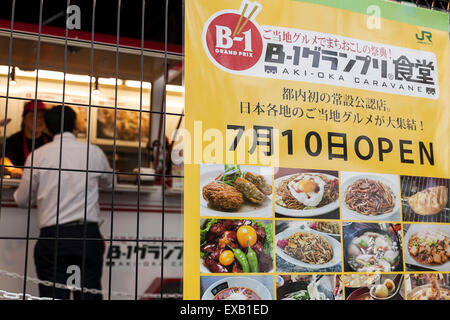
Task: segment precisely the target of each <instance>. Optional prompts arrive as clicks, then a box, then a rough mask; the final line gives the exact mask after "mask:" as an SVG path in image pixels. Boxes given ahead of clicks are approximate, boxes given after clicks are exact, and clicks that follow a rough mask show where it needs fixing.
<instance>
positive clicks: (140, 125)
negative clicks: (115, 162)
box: [134, 0, 145, 300]
mask: <svg viewBox="0 0 450 320" xmlns="http://www.w3.org/2000/svg"><path fill="white" fill-rule="evenodd" d="M144 32H145V0H142V14H141V55H140V74H139V77H140V79H139V80H140V88H139V148H138V175H137V188H138V192H137V195H138V198H137V213H136V270H135V272H136V275H135V285H134V299H135V300H137V299H138V287H139V222H140V221H139V217H140V213H141V210H140V209H141V166H142V161H141V160H142V159H141V157H142V82H143V79H144Z"/></svg>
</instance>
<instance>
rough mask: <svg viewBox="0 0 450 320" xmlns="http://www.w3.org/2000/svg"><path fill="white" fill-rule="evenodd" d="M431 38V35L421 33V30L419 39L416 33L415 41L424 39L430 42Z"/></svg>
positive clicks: (425, 32) (426, 32) (429, 33)
mask: <svg viewBox="0 0 450 320" xmlns="http://www.w3.org/2000/svg"><path fill="white" fill-rule="evenodd" d="M432 36H433V35H432V34H431V32H428V31H423V30H422V34H421V35H420V37H419V36H418V34H417V33H416V39H417V40H419V41H423V40H425V38H426V39H427V40H428V42H431V37H432Z"/></svg>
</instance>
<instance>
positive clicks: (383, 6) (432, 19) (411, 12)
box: [291, 0, 450, 32]
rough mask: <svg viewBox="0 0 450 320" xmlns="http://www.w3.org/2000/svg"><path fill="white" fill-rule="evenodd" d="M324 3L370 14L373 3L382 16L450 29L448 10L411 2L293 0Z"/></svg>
mask: <svg viewBox="0 0 450 320" xmlns="http://www.w3.org/2000/svg"><path fill="white" fill-rule="evenodd" d="M291 1H295V2H306V3H312V4H318V5H323V6H327V7H332V8H336V9H343V10H349V11H354V12H358V13H362V14H366V15H367V14H368V13H367V8H368V7H369V6H371V5H376V6H379V7H380V15H381V18H384V19H388V20H394V21H398V22H403V23H407V24H412V25H416V26H421V27H425V28H431V29H437V30H441V31H447V32H449V31H450V24H449V15H448V14H447V13H446V12H441V11H436V10H430V9H425V8H420V7H417V6H416V5H415V4H413V3H411V2H401V3H397V2H390V1H386V0H291Z"/></svg>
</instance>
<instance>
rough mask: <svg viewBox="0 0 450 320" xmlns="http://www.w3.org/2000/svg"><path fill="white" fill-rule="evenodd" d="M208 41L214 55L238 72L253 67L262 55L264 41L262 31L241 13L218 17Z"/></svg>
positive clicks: (215, 58)
mask: <svg viewBox="0 0 450 320" xmlns="http://www.w3.org/2000/svg"><path fill="white" fill-rule="evenodd" d="M239 20H240V21H239ZM238 23H239V24H238ZM205 40H206V45H207V47H208V51H209V54H210V56H211V57H212V58H213V59H214V60H215V61H216V62H217V63H219V64H220V65H221V66H223V67H225V68H227V69H230V70H234V71H242V70H246V69H249V68H251V67H253V66H254V65H255V64H256V62H258V60H259V58H260V57H261V54H262V48H263V41H262V37H261V34H260V33H259V30H258V28H257V27H256V25H255V24H254V23H253V22H252V21H251V20H247V19H246V18H245V17H242V18H241V16H240V15H239V14H237V13H223V14H221V15H218V16H217V17H215V18H214V19H213V20H212V21H211V22H210V24H209V25H208V27H207V30H206V39H205Z"/></svg>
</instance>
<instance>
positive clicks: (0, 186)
mask: <svg viewBox="0 0 450 320" xmlns="http://www.w3.org/2000/svg"><path fill="white" fill-rule="evenodd" d="M15 9H16V0H12V3H11V30H10V33H9V48H8V78H7V79H6V100H5V120H4V121H5V123H4V124H3V137H6V125H7V124H8V102H9V85H10V83H9V81H10V75H11V72H10V71H9V70H10V69H11V68H14V67H12V48H13V47H12V45H13V30H14V15H15ZM4 140H5V141H6V139H4ZM5 153H6V143H5V142H3V144H2V167H1V169H0V219H1V217H2V206H1V204H2V201H3V176H4V173H5Z"/></svg>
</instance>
